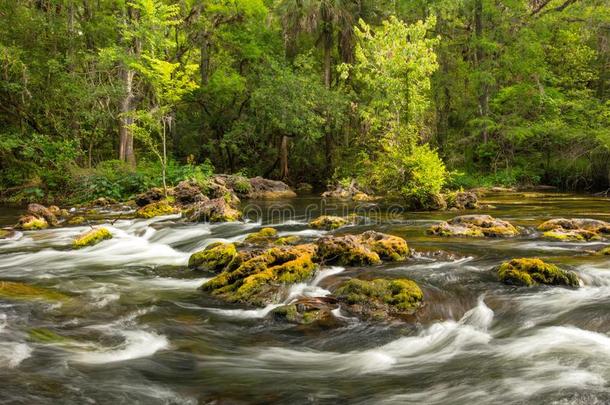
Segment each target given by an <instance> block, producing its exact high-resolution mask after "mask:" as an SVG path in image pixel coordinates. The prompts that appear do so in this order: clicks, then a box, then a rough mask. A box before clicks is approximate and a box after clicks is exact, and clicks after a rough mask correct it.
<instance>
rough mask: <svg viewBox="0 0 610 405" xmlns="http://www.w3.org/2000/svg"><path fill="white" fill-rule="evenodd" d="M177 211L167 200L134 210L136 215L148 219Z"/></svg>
mask: <svg viewBox="0 0 610 405" xmlns="http://www.w3.org/2000/svg"><path fill="white" fill-rule="evenodd" d="M177 212H178V210H177V209H176V208H174V207H173V206H172V205H171V204H170V203H169V201H167V200H161V201H157V202H153V203H150V204H148V205H146V206H144V207H141V208H139V209H138V210H137V211H136V217H138V218H146V219H149V218H154V217H159V216H163V215H171V214H175V213H177Z"/></svg>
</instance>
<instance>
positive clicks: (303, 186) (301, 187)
mask: <svg viewBox="0 0 610 405" xmlns="http://www.w3.org/2000/svg"><path fill="white" fill-rule="evenodd" d="M296 190H297V192H299V193H311V192H312V191H313V186H312V185H311V184H309V183H299V184H297V186H296Z"/></svg>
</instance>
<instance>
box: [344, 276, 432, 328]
mask: <svg viewBox="0 0 610 405" xmlns="http://www.w3.org/2000/svg"><path fill="white" fill-rule="evenodd" d="M333 295H334V297H335V298H336V299H337V301H339V302H340V303H342V304H344V306H343V308H345V309H346V310H347V311H348V312H350V313H352V314H355V315H357V316H359V317H361V318H364V319H375V320H386V319H388V318H392V317H401V316H406V315H412V314H414V313H415V312H416V311H417V310H418V309H419V308H420V307H421V306H422V305H423V299H424V294H423V292H422V290H421V289H420V288H419V286H418V285H417V283H415V282H414V281H412V280H409V279H394V280H388V279H376V280H372V281H366V280H359V279H351V280H349V281H347V282H345V283H344V284H342V285H341V286H340V287H339V288H338V289H337V290H336V291H335V292H334V294H333Z"/></svg>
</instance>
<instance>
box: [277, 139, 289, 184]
mask: <svg viewBox="0 0 610 405" xmlns="http://www.w3.org/2000/svg"><path fill="white" fill-rule="evenodd" d="M279 160H280V179H282V180H286V179H287V178H288V137H287V136H286V135H282V141H281V142H280V150H279Z"/></svg>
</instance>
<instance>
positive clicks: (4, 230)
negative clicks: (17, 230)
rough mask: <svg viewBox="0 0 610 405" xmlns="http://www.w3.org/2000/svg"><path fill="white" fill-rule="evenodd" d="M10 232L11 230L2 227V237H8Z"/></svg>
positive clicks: (0, 231)
mask: <svg viewBox="0 0 610 405" xmlns="http://www.w3.org/2000/svg"><path fill="white" fill-rule="evenodd" d="M10 234H11V232H10V231H7V230H6V229H0V239H4V238H7V237H8V236H9V235H10Z"/></svg>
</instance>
